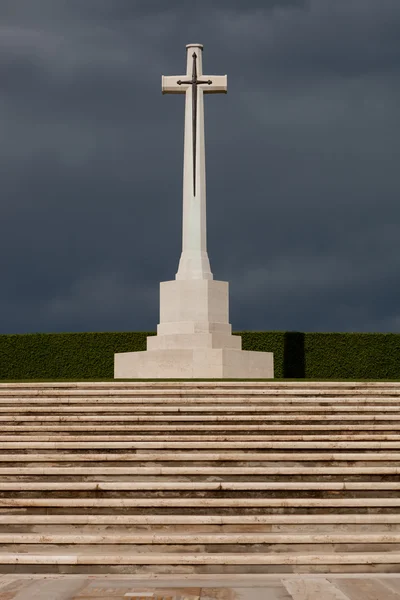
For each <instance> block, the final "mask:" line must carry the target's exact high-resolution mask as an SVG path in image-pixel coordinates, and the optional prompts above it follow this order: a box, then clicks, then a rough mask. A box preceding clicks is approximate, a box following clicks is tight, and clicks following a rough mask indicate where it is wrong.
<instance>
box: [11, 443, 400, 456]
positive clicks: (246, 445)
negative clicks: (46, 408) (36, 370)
mask: <svg viewBox="0 0 400 600" xmlns="http://www.w3.org/2000/svg"><path fill="white" fill-rule="evenodd" d="M23 446H24V449H27V448H38V449H45V448H52V449H57V450H63V449H74V448H75V449H92V448H102V449H112V448H126V449H128V448H129V449H132V450H134V449H137V450H139V449H141V448H145V449H159V450H168V449H172V448H176V449H179V448H193V449H205V448H216V449H221V450H222V449H232V448H235V449H238V448H245V449H247V448H256V449H260V448H287V449H292V448H299V449H303V448H309V449H314V448H315V447H316V443H315V442H313V441H301V442H291V441H285V442H276V441H268V442H264V441H256V442H254V441H245V442H237V441H232V442H207V441H197V442H191V441H186V442H176V441H168V442H155V441H150V440H149V441H145V442H134V441H119V442H110V441H104V442H99V441H90V442H84V441H78V442H71V441H69V442H57V441H52V442H41V441H31V442H24V444H23ZM20 448H21V442H0V450H6V449H9V450H11V449H20ZM322 448H335V449H356V448H373V449H383V448H385V449H389V448H400V441H383V442H381V441H376V442H365V441H346V442H333V441H323V442H322V441H321V442H318V449H322ZM164 460H165V459H164Z"/></svg>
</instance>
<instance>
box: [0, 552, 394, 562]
mask: <svg viewBox="0 0 400 600" xmlns="http://www.w3.org/2000/svg"><path fill="white" fill-rule="evenodd" d="M373 563H374V564H379V563H383V564H388V563H389V564H396V565H398V564H399V563H400V552H390V553H388V552H348V553H344V552H340V553H337V552H326V553H323V554H322V553H318V554H313V553H307V552H306V553H303V554H300V553H296V552H291V553H289V552H287V553H286V552H285V553H283V552H282V553H278V552H277V553H268V554H265V553H257V554H255V553H254V554H248V553H239V552H237V553H236V552H235V553H233V552H230V553H223V554H217V553H201V552H198V553H197V552H196V553H195V554H190V553H179V554H178V553H175V552H170V553H163V554H161V553H151V554H142V553H138V554H132V553H126V554H121V553H117V554H106V553H102V554H94V553H93V554H89V553H87V554H86V553H85V554H77V553H71V552H68V553H63V554H54V553H52V554H45V553H44V552H42V553H39V554H28V553H21V554H19V553H11V552H10V553H6V552H0V564H7V565H15V564H22V565H24V564H25V565H37V564H42V565H43V564H45V565H51V564H53V565H54V564H59V565H79V564H80V565H96V564H100V565H150V564H164V565H171V564H175V565H178V564H179V565H196V564H197V565H199V564H203V565H207V564H209V565H283V564H293V565H310V564H315V565H334V564H352V565H362V564H366V565H370V564H373Z"/></svg>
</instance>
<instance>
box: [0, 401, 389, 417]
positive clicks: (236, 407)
mask: <svg viewBox="0 0 400 600" xmlns="http://www.w3.org/2000/svg"><path fill="white" fill-rule="evenodd" d="M55 410H56V411H57V412H58V413H79V412H97V413H98V414H101V413H109V412H111V413H114V412H122V413H128V414H129V413H134V414H136V413H140V412H144V413H146V412H151V413H160V414H164V413H172V414H174V413H178V414H179V415H181V414H182V413H188V415H190V414H192V413H201V415H203V414H204V415H207V414H208V413H212V414H211V415H210V416H214V414H215V413H221V412H222V413H224V415H226V414H227V413H232V414H234V413H244V414H245V415H247V413H248V414H249V415H251V414H253V413H257V414H258V413H261V414H262V415H263V414H265V415H271V413H272V416H274V418H276V419H278V417H279V416H280V415H283V416H285V414H287V413H292V414H293V415H296V414H301V413H307V415H308V413H310V412H315V413H321V415H324V414H331V413H333V414H340V413H372V414H373V415H374V414H375V413H377V414H380V413H382V412H385V413H386V412H390V413H393V414H394V415H397V418H398V419H400V415H399V414H398V413H399V406H397V405H395V406H393V405H384V404H383V405H378V406H363V405H356V404H354V405H340V406H338V405H328V406H318V405H315V406H314V405H312V406H302V405H294V404H292V405H284V406H282V405H279V409H278V411H277V406H274V405H265V404H264V405H259V404H252V405H247V406H243V405H242V404H223V405H208V406H201V405H198V404H196V405H184V404H175V405H173V406H171V405H169V406H166V405H165V404H157V405H150V404H136V405H134V404H131V403H126V404H124V405H119V404H114V403H112V404H110V402H109V403H108V404H106V405H104V406H103V405H101V406H98V405H96V404H89V403H87V404H74V405H72V406H69V405H59V404H52V405H50V404H49V405H47V406H41V405H36V404H32V405H29V404H24V405H21V404H18V406H14V405H9V406H5V405H0V412H1V413H25V412H29V413H42V412H45V413H46V412H53V411H55ZM228 416H230V415H228ZM318 416H319V414H318ZM241 418H242V419H244V415H242V417H241Z"/></svg>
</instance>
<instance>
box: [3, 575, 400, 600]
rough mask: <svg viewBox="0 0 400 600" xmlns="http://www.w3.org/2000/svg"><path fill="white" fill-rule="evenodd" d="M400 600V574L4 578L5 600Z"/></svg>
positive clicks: (23, 576) (21, 576)
mask: <svg viewBox="0 0 400 600" xmlns="http://www.w3.org/2000/svg"><path fill="white" fill-rule="evenodd" d="M129 598H130V599H133V598H134V599H135V600H399V598H400V575H389V574H381V575H379V576H365V575H362V574H360V575H357V574H352V575H346V576H344V575H332V574H326V575H285V576H284V577H277V576H276V575H270V576H268V575H236V576H235V575H231V576H226V575H215V576H213V577H210V576H206V577H202V576H199V575H194V576H193V575H182V576H180V577H179V578H177V577H174V576H171V575H170V576H168V575H166V576H152V577H144V576H133V575H126V576H123V575H120V576H113V575H104V576H98V575H93V576H91V575H46V576H42V575H3V576H0V600H106V599H107V600H110V599H114V600H128V599H129Z"/></svg>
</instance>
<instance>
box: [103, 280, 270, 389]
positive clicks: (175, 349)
mask: <svg viewBox="0 0 400 600" xmlns="http://www.w3.org/2000/svg"><path fill="white" fill-rule="evenodd" d="M228 288H229V284H228V283H227V282H225V281H215V280H212V279H211V280H208V279H198V280H196V279H192V280H173V281H165V282H162V283H161V284H160V323H159V325H158V327H157V335H156V336H149V337H148V338H147V350H146V351H144V352H121V353H118V354H115V357H114V378H115V379H125V378H133V379H136V378H137V379H141V378H143V379H147V378H149V379H152V378H155V379H158V378H160V379H164V378H165V379H169V378H171V379H175V378H176V379H179V378H183V379H185V378H192V377H198V378H243V379H252V378H267V379H269V378H273V376H274V365H273V354H272V352H249V351H244V350H242V349H241V348H242V338H241V337H240V336H237V335H232V326H231V325H230V323H229V290H228Z"/></svg>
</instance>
